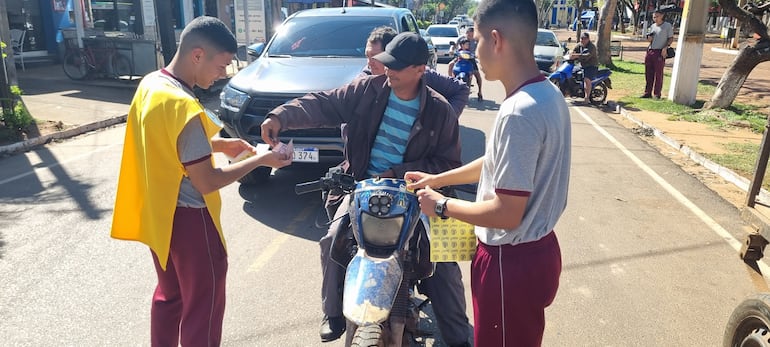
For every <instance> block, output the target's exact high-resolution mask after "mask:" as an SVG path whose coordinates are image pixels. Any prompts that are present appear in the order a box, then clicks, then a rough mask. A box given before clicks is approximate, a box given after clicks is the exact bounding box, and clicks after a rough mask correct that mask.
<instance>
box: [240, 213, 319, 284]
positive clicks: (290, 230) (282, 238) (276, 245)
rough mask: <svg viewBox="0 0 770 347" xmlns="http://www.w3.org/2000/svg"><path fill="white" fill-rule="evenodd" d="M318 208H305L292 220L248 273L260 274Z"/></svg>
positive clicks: (250, 267) (266, 248)
mask: <svg viewBox="0 0 770 347" xmlns="http://www.w3.org/2000/svg"><path fill="white" fill-rule="evenodd" d="M317 208H319V207H318V206H315V205H312V206H308V207H305V209H304V210H302V212H300V213H299V214H298V215H297V216H296V217H294V220H292V221H291V223H289V225H288V226H286V228H284V230H283V233H282V234H281V235H279V236H278V237H276V238H274V239H273V241H271V242H270V244H269V245H267V247H265V250H264V251H263V252H262V253H260V254H259V256H258V257H257V259H256V260H254V263H252V264H251V266H249V270H248V271H247V272H258V271H259V270H261V269H262V267H264V266H265V264H267V262H268V261H270V259H271V258H272V257H273V256H274V255H275V254H276V253H278V250H279V249H281V245H283V243H284V242H286V240H288V239H289V236H291V235H293V234H294V231H296V230H297V227H298V226H299V224H300V223H301V222H302V221H304V220H306V219H307V217H309V216H310V214H311V213H312V212H313V211H314V210H315V209H317Z"/></svg>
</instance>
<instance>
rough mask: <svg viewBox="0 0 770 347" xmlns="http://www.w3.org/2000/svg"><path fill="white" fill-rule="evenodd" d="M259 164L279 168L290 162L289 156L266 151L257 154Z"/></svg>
mask: <svg viewBox="0 0 770 347" xmlns="http://www.w3.org/2000/svg"><path fill="white" fill-rule="evenodd" d="M259 160H260V164H261V166H269V167H272V168H276V169H280V168H282V167H284V166H287V165H290V164H291V156H287V155H286V154H284V153H281V152H273V151H267V152H265V153H263V154H262V155H260V156H259Z"/></svg>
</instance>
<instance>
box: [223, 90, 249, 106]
mask: <svg viewBox="0 0 770 347" xmlns="http://www.w3.org/2000/svg"><path fill="white" fill-rule="evenodd" d="M219 99H220V106H221V107H223V108H226V109H228V110H230V111H232V112H238V111H240V110H241V107H242V106H243V104H244V103H246V101H247V100H249V95H248V94H246V93H244V92H242V91H240V90H237V89H235V88H233V87H230V86H229V85H226V86H225V87H224V88H222V93H220V94H219Z"/></svg>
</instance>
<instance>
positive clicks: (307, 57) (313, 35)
mask: <svg viewBox="0 0 770 347" xmlns="http://www.w3.org/2000/svg"><path fill="white" fill-rule="evenodd" d="M379 26H390V27H392V28H394V29H395V30H396V31H397V32H404V31H411V32H415V33H417V32H419V28H418V27H417V20H416V19H415V18H414V15H412V13H411V12H410V11H409V10H408V9H405V8H396V7H392V8H383V7H345V8H339V7H336V8H318V9H309V10H304V11H300V12H297V13H294V14H292V15H291V16H289V17H288V18H287V19H286V21H284V22H283V24H282V25H281V26H280V27H279V28H278V30H277V31H276V33H275V34H274V35H273V37H272V38H271V39H270V41H269V42H268V43H267V44H263V43H260V44H257V45H256V46H252V47H251V48H250V49H252V50H253V54H254V55H256V56H258V58H257V59H256V60H255V61H254V62H252V63H251V64H249V65H248V66H247V67H246V68H244V69H243V70H241V71H239V72H238V73H237V74H236V75H235V76H233V77H232V78H231V79H230V81H229V82H228V83H227V85H226V86H225V87H224V88H223V89H222V93H221V94H220V99H221V103H220V110H219V111H220V112H219V116H220V118H221V120H222V122H223V123H224V129H223V130H224V134H223V135H225V136H230V137H233V138H241V139H244V140H246V141H247V142H249V143H250V144H252V145H256V144H259V143H262V134H261V129H260V125H261V124H262V122H263V121H264V120H265V116H267V114H268V112H270V111H271V110H273V109H274V108H275V107H277V106H279V105H282V104H284V103H286V102H287V101H289V100H291V99H294V98H297V97H300V96H303V95H305V94H307V93H309V92H317V91H324V90H330V89H334V88H337V87H340V86H342V85H344V84H346V83H349V82H351V81H352V80H353V79H355V78H356V77H358V76H359V74H360V73H361V72H362V71H363V69H364V67H365V66H366V55H365V54H364V51H365V48H366V39H367V38H368V37H369V33H370V32H371V31H372V29H374V28H376V27H379ZM280 140H281V142H283V143H288V142H289V140H293V143H294V161H295V162H298V161H305V162H320V161H321V160H322V159H326V158H328V159H330V160H331V159H336V160H339V159H340V158H342V155H343V150H344V142H343V140H342V133H341V130H340V128H314V129H297V130H288V131H284V132H281V134H280ZM323 162H327V160H323ZM338 162H339V161H336V162H334V164H337V163H338ZM270 172H271V168H269V167H259V168H257V169H255V170H253V171H251V172H250V173H249V174H247V175H246V176H244V177H243V178H242V179H241V180H240V181H241V183H258V182H263V181H265V180H267V179H268V178H269V177H270Z"/></svg>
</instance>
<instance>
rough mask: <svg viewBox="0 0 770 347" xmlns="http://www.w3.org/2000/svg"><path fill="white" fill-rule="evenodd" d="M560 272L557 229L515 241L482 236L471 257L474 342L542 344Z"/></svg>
mask: <svg viewBox="0 0 770 347" xmlns="http://www.w3.org/2000/svg"><path fill="white" fill-rule="evenodd" d="M560 274H561V250H560V249H559V241H558V240H557V239H556V234H555V233H554V232H550V233H549V234H548V235H546V236H545V237H543V238H542V239H540V240H538V241H534V242H528V243H523V244H518V245H515V246H511V245H505V246H489V245H485V244H484V243H481V242H479V244H478V247H477V249H476V255H475V256H474V258H473V263H471V290H472V293H473V294H472V297H473V315H474V326H473V329H474V331H473V339H474V346H476V347H534V346H540V344H541V342H542V340H543V330H544V329H545V308H546V307H548V305H550V304H551V302H553V299H554V297H556V290H557V289H558V288H559V275H560Z"/></svg>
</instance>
